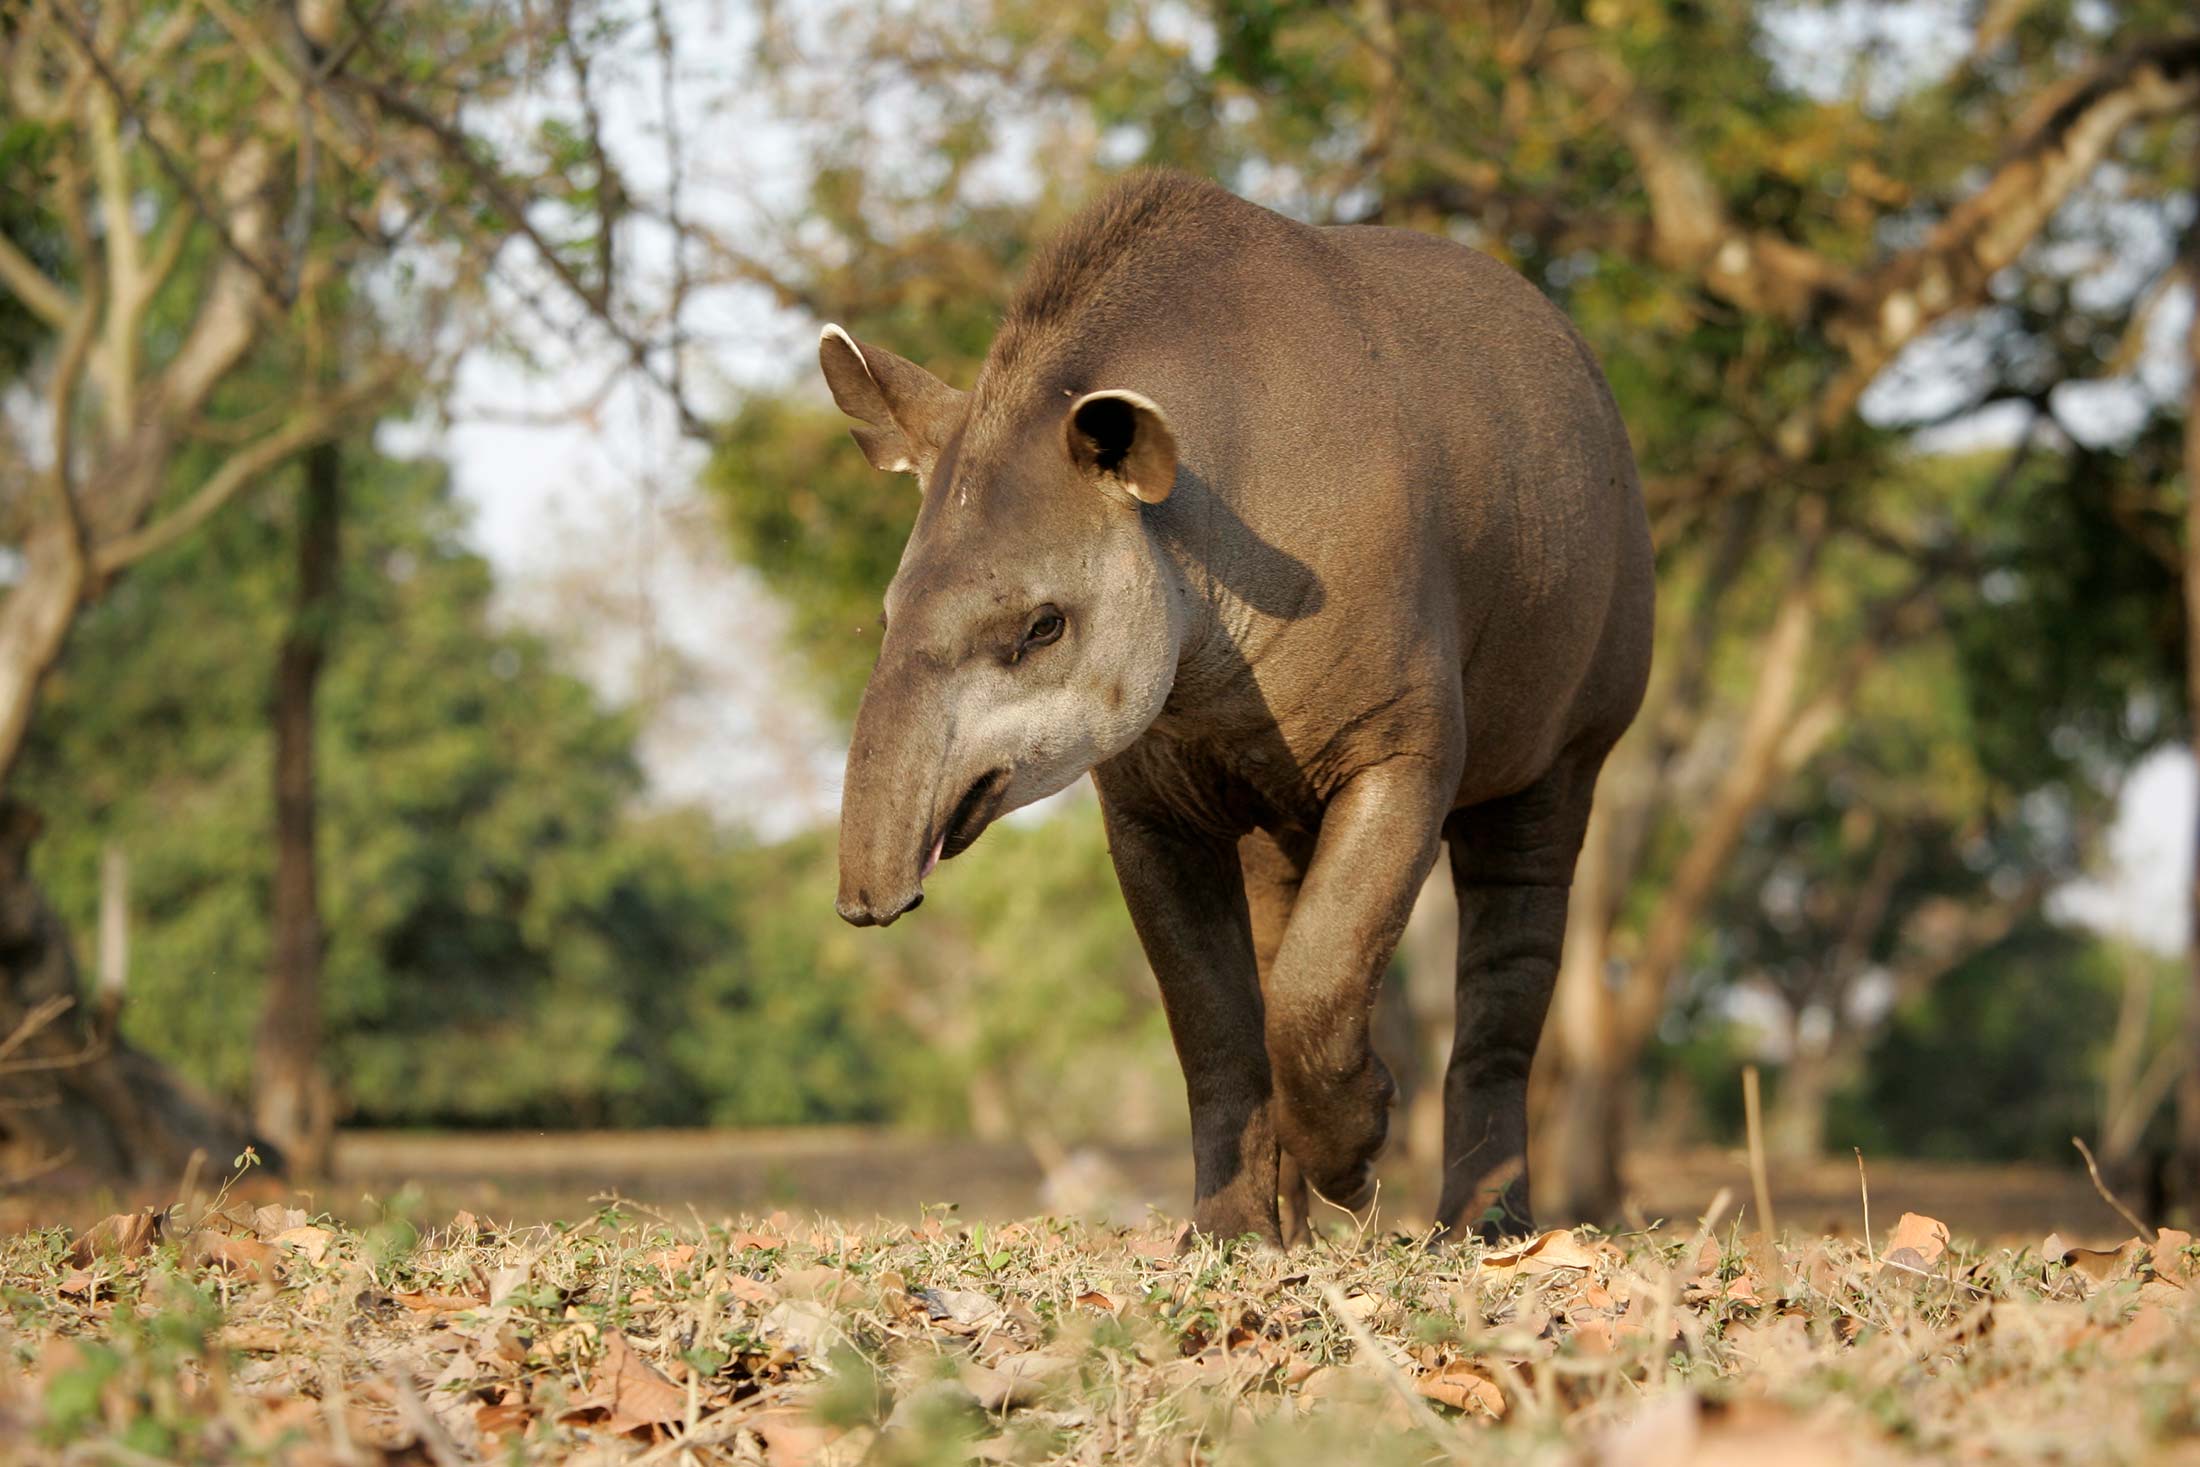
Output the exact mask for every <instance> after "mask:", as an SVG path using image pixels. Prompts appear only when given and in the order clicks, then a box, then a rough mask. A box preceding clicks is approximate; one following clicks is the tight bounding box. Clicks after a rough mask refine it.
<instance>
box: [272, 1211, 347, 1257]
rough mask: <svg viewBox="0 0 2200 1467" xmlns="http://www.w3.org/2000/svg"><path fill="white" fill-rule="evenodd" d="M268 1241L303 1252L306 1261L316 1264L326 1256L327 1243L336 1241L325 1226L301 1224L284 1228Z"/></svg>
mask: <svg viewBox="0 0 2200 1467" xmlns="http://www.w3.org/2000/svg"><path fill="white" fill-rule="evenodd" d="M263 1210H264V1209H263ZM269 1241H270V1242H272V1243H274V1244H275V1246H276V1247H278V1248H288V1249H290V1250H291V1251H292V1252H294V1253H299V1254H303V1255H304V1257H305V1260H306V1262H308V1263H312V1264H318V1263H320V1261H321V1260H322V1259H323V1258H326V1257H327V1256H328V1245H329V1244H331V1243H333V1242H335V1241H336V1235H335V1234H334V1233H332V1232H330V1231H329V1230H328V1229H327V1228H317V1227H312V1226H301V1227H291V1228H284V1229H283V1230H282V1231H281V1232H279V1233H277V1234H275V1236H274V1237H273V1238H271V1239H270V1240H269Z"/></svg>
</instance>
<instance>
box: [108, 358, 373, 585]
mask: <svg viewBox="0 0 2200 1467" xmlns="http://www.w3.org/2000/svg"><path fill="white" fill-rule="evenodd" d="M397 379H398V374H397V372H396V371H394V370H387V371H383V372H379V373H376V374H374V375H372V376H370V377H368V378H367V379H365V380H364V381H361V382H358V383H355V384H353V385H352V386H350V387H348V388H346V389H345V390H344V391H342V392H340V393H338V394H336V395H335V396H333V397H327V398H322V399H319V400H316V401H313V402H310V403H308V404H307V405H306V407H305V408H304V409H303V410H302V411H300V412H299V413H297V414H296V415H295V416H293V417H292V418H291V419H290V421H288V422H287V423H285V424H284V425H283V426H282V427H280V428H277V429H275V430H274V431H273V432H271V433H269V434H267V435H266V436H265V437H263V438H260V439H258V440H256V441H255V442H253V443H251V444H249V445H247V446H246V447H244V448H240V449H238V450H237V451H236V452H235V453H233V454H231V455H230V456H229V457H228V458H227V459H225V460H224V461H223V462H222V464H221V466H220V467H219V468H217V469H216V470H215V471H214V472H213V473H211V474H209V475H208V476H207V477H206V480H205V482H203V483H202V484H200V485H199V487H198V489H197V490H196V491H194V492H193V493H192V495H191V497H190V498H189V499H187V500H185V501H184V502H183V503H182V504H181V505H179V506H178V507H177V508H176V509H174V510H172V511H170V512H169V513H168V514H167V515H166V516H164V517H162V518H161V519H158V520H156V521H154V522H153V523H152V524H150V525H147V526H145V527H144V528H142V529H139V530H135V531H132V532H131V533H129V534H126V535H121V536H117V537H116V538H115V539H112V540H109V541H107V542H106V543H105V544H103V545H101V546H100V547H99V549H98V551H97V553H96V555H95V557H94V560H93V565H94V568H95V569H96V570H97V571H98V572H99V574H100V575H101V576H111V575H113V574H115V573H116V572H117V571H120V570H122V569H124V568H125V567H127V566H129V565H131V564H133V563H134V562H136V561H140V560H143V559H144V558H145V557H146V556H148V555H151V554H153V553H154V552H155V551H158V550H161V549H164V548H166V547H167V546H169V545H172V544H174V543H175V542H176V541H177V540H180V539H181V538H183V537H184V536H185V535H187V534H189V533H190V532H191V531H193V530H195V529H197V528H198V527H199V526H200V525H202V524H204V523H205V522H206V521H207V519H208V518H210V517H211V516H212V515H213V513H214V512H215V511H216V510H218V509H220V508H221V507H222V506H223V505H224V504H226V503H228V502H229V501H230V500H231V499H233V498H235V497H236V495H237V492H238V491H239V490H241V489H243V488H244V487H245V486H246V485H248V484H250V483H251V482H252V481H253V480H255V479H257V478H259V477H260V476H261V475H263V474H265V473H267V472H268V471H269V470H271V469H273V468H274V467H275V466H276V465H277V464H280V463H281V462H282V461H283V460H284V459H287V458H289V457H290V456H291V455H292V454H295V453H298V452H299V451H301V450H302V449H305V448H308V447H311V446H312V445H313V444H315V443H319V442H321V441H323V440H325V439H327V438H329V437H332V436H334V435H335V434H336V433H338V432H340V431H342V429H343V428H344V427H346V426H347V425H348V424H349V423H350V422H351V421H352V420H354V419H355V418H357V417H359V416H361V415H362V414H363V413H364V412H365V411H367V410H368V409H370V408H372V407H374V406H376V405H378V404H379V403H381V402H382V401H383V399H384V398H385V396H386V395H387V394H388V392H389V391H390V389H391V388H392V387H394V386H395V385H396V382H397Z"/></svg>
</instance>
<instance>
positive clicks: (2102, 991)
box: [1827, 923, 2117, 1162]
mask: <svg viewBox="0 0 2200 1467" xmlns="http://www.w3.org/2000/svg"><path fill="white" fill-rule="evenodd" d="M2116 992H2117V974H2116V971H2115V966H2114V962H2113V958H2112V955H2111V953H2110V951H2109V949H2108V948H2107V947H2106V946H2105V945H2104V944H2101V943H2098V942H2091V941H2088V940H2086V939H2084V938H2083V937H2078V936H2074V935H2072V934H2070V933H2067V932H2061V931H2058V930H2056V929H2055V928H2053V927H2050V926H2048V925H2047V924H2045V923H2034V924H2031V925H2029V926H2027V927H2026V928H2025V929H2024V930H2022V931H2021V932H2019V933H2017V934H2014V935H2013V936H2012V937H2011V938H2010V939H2009V940H2008V941H2006V942H2004V943H2002V944H2000V945H1999V946H1997V947H1996V948H1995V950H1994V951H1993V952H1991V953H1989V954H1986V955H1984V956H1982V957H1980V958H1978V959H1977V960H1975V961H1973V962H1969V963H1965V964H1964V965H1962V966H1961V967H1959V968H1958V969H1956V970H1955V971H1954V972H1952V973H1950V974H1949V975H1948V976H1947V977H1945V978H1943V979H1941V980H1940V981H1939V982H1938V983H1936V984H1934V985H1933V987H1932V989H1931V990H1930V991H1929V992H1927V993H1926V994H1924V995H1922V996H1921V997H1920V998H1919V1000H1918V1001H1917V1002H1916V1003H1915V1004H1912V1005H1910V1006H1909V1007H1907V1008H1905V1009H1903V1010H1902V1011H1901V1012H1900V1013H1898V1014H1897V1015H1896V1016H1895V1019H1894V1022H1893V1024H1892V1026H1891V1028H1890V1030H1889V1032H1888V1034H1887V1036H1886V1038H1885V1039H1883V1040H1882V1041H1881V1042H1880V1044H1879V1045H1878V1047H1877V1049H1876V1050H1875V1051H1874V1053H1873V1056H1872V1063H1871V1067H1870V1069H1869V1071H1868V1072H1867V1073H1866V1074H1865V1075H1864V1076H1863V1077H1862V1078H1861V1079H1860V1080H1859V1081H1858V1082H1857V1083H1856V1084H1855V1085H1854V1086H1853V1087H1851V1088H1850V1089H1849V1090H1848V1091H1846V1092H1845V1093H1843V1094H1841V1095H1839V1096H1838V1097H1836V1099H1835V1101H1834V1104H1833V1106H1832V1108H1831V1111H1830V1113H1829V1115H1828V1129H1827V1135H1828V1139H1829V1140H1830V1141H1832V1142H1833V1143H1834V1145H1835V1146H1837V1147H1839V1148H1842V1149H1846V1148H1848V1147H1850V1146H1861V1147H1862V1148H1864V1151H1865V1152H1866V1154H1867V1155H1882V1156H1887V1155H1903V1156H1930V1157H1940V1158H1944V1159H1947V1160H1978V1161H2003V1160H2011V1161H2013V1160H2030V1161H2046V1162H2067V1161H2068V1160H2069V1158H2070V1154H2071V1149H2070V1138H2071V1137H2072V1136H2088V1135H2092V1134H2093V1133H2094V1132H2095V1130H2096V1127H2097V1125H2098V1117H2097V1114H2096V1109H2095V1100H2094V1097H2095V1093H2096V1090H2095V1086H2096V1083H2097V1078H2098V1063H2099V1059H2098V1057H2099V1055H2100V1052H2101V1051H2102V1049H2103V1048H2104V1047H2105V1046H2106V1044H2107V1041H2108V1037H2109V1033H2110V1030H2111V1028H2112V1026H2113V1024H2114V1022H2115V1015H2116Z"/></svg>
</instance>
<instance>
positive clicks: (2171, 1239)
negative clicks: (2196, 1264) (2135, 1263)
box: [2153, 1228, 2192, 1284]
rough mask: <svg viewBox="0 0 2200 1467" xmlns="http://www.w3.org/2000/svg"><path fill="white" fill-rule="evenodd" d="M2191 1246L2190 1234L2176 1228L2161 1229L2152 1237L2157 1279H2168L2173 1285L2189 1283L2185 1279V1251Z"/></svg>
mask: <svg viewBox="0 0 2200 1467" xmlns="http://www.w3.org/2000/svg"><path fill="white" fill-rule="evenodd" d="M2191 1246H2192V1234H2190V1233H2187V1232H2183V1231H2181V1230H2180V1229H2177V1228H2162V1229H2159V1230H2158V1231H2157V1232H2156V1233H2155V1235H2154V1249H2153V1261H2154V1273H2155V1276H2156V1277H2157V1278H2164V1279H2168V1280H2169V1281H2170V1282H2171V1283H2173V1284H2183V1283H2189V1282H2191V1280H2189V1279H2188V1278H2187V1277H2186V1264H2185V1250H2186V1249H2187V1248H2190V1247H2191Z"/></svg>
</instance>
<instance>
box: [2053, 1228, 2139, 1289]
mask: <svg viewBox="0 0 2200 1467" xmlns="http://www.w3.org/2000/svg"><path fill="white" fill-rule="evenodd" d="M2146 1249H2147V1245H2146V1244H2144V1243H2142V1242H2140V1241H2139V1240H2138V1239H2137V1238H2133V1239H2131V1240H2130V1241H2129V1242H2127V1243H2122V1244H2119V1245H2117V1246H2116V1247H2115V1248H2112V1249H2111V1248H2071V1249H2068V1250H2066V1251H2065V1252H2064V1253H2063V1256H2062V1261H2063V1262H2064V1263H2065V1264H2068V1265H2069V1266H2070V1267H2071V1268H2074V1269H2076V1270H2077V1271H2078V1272H2079V1273H2082V1274H2084V1275H2085V1276H2086V1277H2087V1278H2089V1279H2091V1280H2093V1282H2095V1283H2097V1284H2101V1283H2107V1282H2108V1281H2109V1280H2110V1279H2115V1278H2121V1277H2123V1276H2124V1275H2125V1274H2126V1273H2127V1272H2129V1271H2130V1268H2131V1266H2132V1265H2133V1264H2135V1263H2137V1262H2138V1261H2139V1260H2140V1259H2141V1258H2142V1257H2144V1256H2145V1255H2146Z"/></svg>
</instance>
